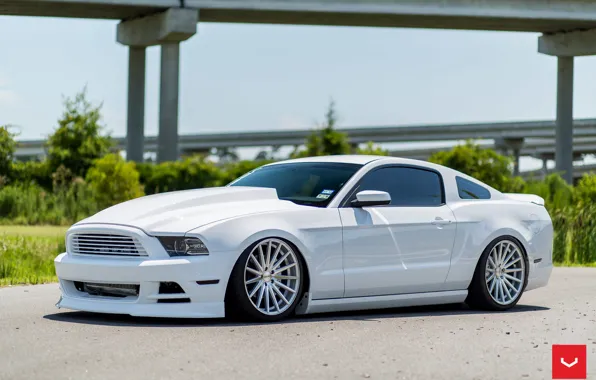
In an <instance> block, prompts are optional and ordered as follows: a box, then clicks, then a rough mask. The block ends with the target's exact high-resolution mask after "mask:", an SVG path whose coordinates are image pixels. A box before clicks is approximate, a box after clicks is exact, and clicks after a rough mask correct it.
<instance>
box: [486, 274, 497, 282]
mask: <svg viewBox="0 0 596 380" xmlns="http://www.w3.org/2000/svg"><path fill="white" fill-rule="evenodd" d="M494 278H495V274H494V273H493V274H491V275H490V277H489V278H487V279H486V283H487V284H488V283H489V282H490V281H491V280H493V279H494Z"/></svg>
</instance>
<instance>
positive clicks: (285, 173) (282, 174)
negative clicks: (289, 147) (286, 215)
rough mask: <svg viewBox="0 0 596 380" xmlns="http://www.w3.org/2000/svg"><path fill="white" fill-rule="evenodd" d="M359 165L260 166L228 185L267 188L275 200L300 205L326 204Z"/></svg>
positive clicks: (300, 164)
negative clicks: (275, 192)
mask: <svg viewBox="0 0 596 380" xmlns="http://www.w3.org/2000/svg"><path fill="white" fill-rule="evenodd" d="M361 167H362V165H357V164H345V163H314V162H303V163H288V164H276V165H271V166H264V167H261V168H258V169H255V170H253V171H252V172H250V173H248V174H246V175H244V176H243V177H240V178H239V179H237V180H236V181H234V182H232V183H231V184H230V185H229V186H252V187H268V188H273V189H276V190H277V196H278V197H279V199H283V200H288V201H292V202H294V203H297V204H300V205H307V206H317V207H327V205H328V204H329V202H331V200H332V199H333V198H334V197H335V195H336V194H337V192H338V191H339V190H340V189H341V188H342V186H344V184H345V183H346V182H347V181H348V180H349V179H350V178H351V177H352V176H353V175H354V173H356V172H357V171H358V170H359V169H360V168H361Z"/></svg>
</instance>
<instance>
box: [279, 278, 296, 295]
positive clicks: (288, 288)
mask: <svg viewBox="0 0 596 380" xmlns="http://www.w3.org/2000/svg"><path fill="white" fill-rule="evenodd" d="M275 285H277V286H279V287H280V288H283V289H285V290H287V291H288V292H290V293H296V291H295V290H294V289H292V288H290V287H289V286H287V285H286V284H284V283H283V282H279V281H275Z"/></svg>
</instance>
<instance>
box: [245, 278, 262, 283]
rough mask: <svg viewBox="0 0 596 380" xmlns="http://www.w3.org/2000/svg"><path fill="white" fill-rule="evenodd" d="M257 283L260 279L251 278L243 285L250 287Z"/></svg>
mask: <svg viewBox="0 0 596 380" xmlns="http://www.w3.org/2000/svg"><path fill="white" fill-rule="evenodd" d="M257 281H261V277H260V276H259V277H255V278H251V279H250V280H248V281H246V282H245V284H246V285H250V284H254V283H255V282H257Z"/></svg>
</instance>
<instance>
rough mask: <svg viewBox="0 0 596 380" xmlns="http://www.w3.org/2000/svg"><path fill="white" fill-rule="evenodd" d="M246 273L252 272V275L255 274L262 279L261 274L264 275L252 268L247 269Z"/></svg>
mask: <svg viewBox="0 0 596 380" xmlns="http://www.w3.org/2000/svg"><path fill="white" fill-rule="evenodd" d="M246 271H247V272H250V273H252V274H254V275H255V276H259V277H260V276H261V274H262V273H261V272H259V271H256V270H254V269H252V268H251V267H246Z"/></svg>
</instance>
